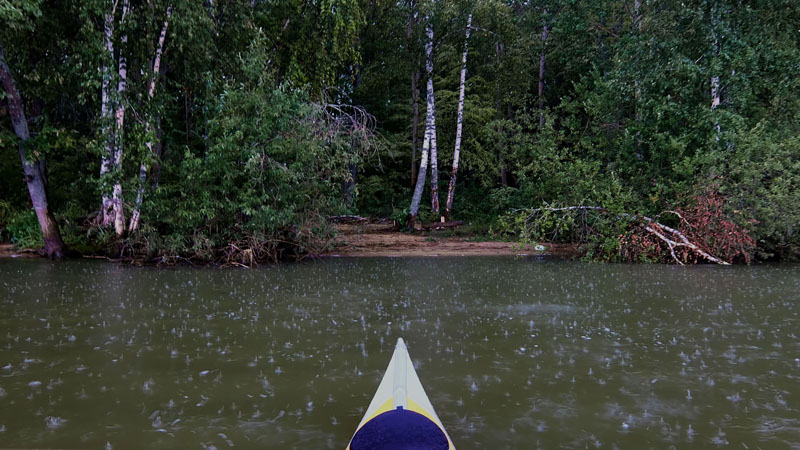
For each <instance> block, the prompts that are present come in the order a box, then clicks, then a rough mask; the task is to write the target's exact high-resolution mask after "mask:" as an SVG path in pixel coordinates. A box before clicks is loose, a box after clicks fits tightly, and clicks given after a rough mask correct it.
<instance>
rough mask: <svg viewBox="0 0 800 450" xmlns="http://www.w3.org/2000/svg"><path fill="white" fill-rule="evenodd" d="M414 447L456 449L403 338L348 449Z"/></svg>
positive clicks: (436, 449) (422, 448) (396, 347)
mask: <svg viewBox="0 0 800 450" xmlns="http://www.w3.org/2000/svg"><path fill="white" fill-rule="evenodd" d="M410 448H413V449H420V450H455V446H453V442H452V441H451V440H450V436H448V435H447V431H445V429H444V425H442V421H441V420H439V416H437V415H436V411H434V409H433V405H431V401H430V400H428V396H427V395H425V389H423V388H422V383H420V381H419V377H417V372H416V371H414V364H413V363H412V362H411V358H410V357H409V356H408V349H407V348H406V344H405V342H403V338H400V339H398V340H397V345H396V346H395V348H394V354H392V360H391V361H389V367H387V368H386V373H385V374H384V375H383V379H382V380H381V384H380V385H379V386H378V391H377V392H375V396H374V397H373V398H372V402H370V404H369V408H367V412H366V413H365V414H364V418H363V419H361V423H360V424H359V425H358V428H356V432H355V434H354V435H353V438H352V439H351V440H350V445H348V446H347V450H378V449H383V450H395V449H396V450H399V449H410Z"/></svg>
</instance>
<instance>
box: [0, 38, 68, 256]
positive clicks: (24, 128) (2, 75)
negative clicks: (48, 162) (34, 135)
mask: <svg viewBox="0 0 800 450" xmlns="http://www.w3.org/2000/svg"><path fill="white" fill-rule="evenodd" d="M0 84H2V86H3V90H4V91H5V92H6V99H7V100H8V115H9V116H10V117H11V124H12V126H13V128H14V133H15V134H16V135H17V138H19V146H18V148H19V157H20V159H21V160H22V171H23V173H24V175H25V182H26V183H27V185H28V193H29V194H30V196H31V203H33V209H34V210H35V211H36V218H37V219H38V220H39V226H40V227H41V229H42V237H43V238H44V251H45V253H46V254H47V256H49V257H50V258H55V259H58V258H61V257H62V256H64V252H65V251H66V245H64V241H63V240H62V239H61V233H60V231H59V229H58V224H57V223H56V221H55V218H53V214H52V212H50V209H49V208H48V206H47V190H46V181H45V179H46V178H45V175H44V171H43V170H44V167H45V166H44V163H43V162H41V160H34V161H29V160H28V158H27V154H26V146H27V145H28V144H29V143H30V137H31V135H30V131H29V130H28V121H27V119H26V118H25V109H24V107H23V105H22V98H21V96H20V94H19V91H18V90H17V86H16V83H15V82H14V77H13V76H12V75H11V69H9V67H8V64H6V58H5V51H4V49H3V47H2V45H0Z"/></svg>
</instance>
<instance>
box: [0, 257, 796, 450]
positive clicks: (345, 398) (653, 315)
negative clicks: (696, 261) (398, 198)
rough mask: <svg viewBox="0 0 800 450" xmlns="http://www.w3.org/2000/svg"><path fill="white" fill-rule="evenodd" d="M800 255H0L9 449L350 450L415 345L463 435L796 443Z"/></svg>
mask: <svg viewBox="0 0 800 450" xmlns="http://www.w3.org/2000/svg"><path fill="white" fill-rule="evenodd" d="M798 311H800V266H797V265H784V266H761V267H734V268H720V267H686V268H683V267H666V266H630V265H597V264H583V263H573V262H541V261H532V260H519V259H505V258H461V259H444V258H442V259H374V260H373V259H357V260H332V261H322V262H317V263H313V264H295V265H282V266H279V267H262V268H258V269H253V270H211V269H209V270H197V269H169V270H159V269H153V268H127V267H121V266H117V265H113V264H106V263H88V262H66V263H59V264H52V263H48V262H42V261H0V447H59V448H95V449H104V448H114V449H127V448H165V449H169V448H176V449H177V448H198V449H203V448H205V449H211V448H217V449H223V448H229V447H236V448H293V447H296V448H334V449H335V448H344V447H345V446H346V444H347V441H348V439H349V438H350V436H351V434H352V432H353V431H354V430H355V427H356V425H357V423H358V421H359V420H360V418H361V414H362V413H363V412H364V409H365V408H366V406H367V405H368V403H369V401H370V399H371V396H372V394H373V393H374V391H375V389H376V388H377V384H378V382H379V380H380V377H381V375H382V372H383V370H384V369H385V366H386V364H387V363H388V360H389V357H390V356H391V351H392V349H393V345H394V342H395V340H396V339H397V337H403V338H404V339H405V340H406V341H407V343H408V346H409V350H410V353H411V357H412V359H414V363H415V366H416V367H417V371H418V373H419V375H420V378H421V379H422V382H423V384H424V385H425V387H426V389H427V390H428V394H429V396H430V398H431V401H432V402H433V404H434V406H435V407H436V409H437V411H438V413H439V416H440V417H441V418H442V420H443V421H444V423H445V426H446V427H447V429H448V431H449V433H450V435H451V436H452V438H453V440H454V441H455V443H456V445H457V446H458V448H459V449H461V450H463V449H479V448H490V447H494V448H519V449H523V448H550V449H552V448H565V449H585V448H616V449H641V448H671V447H675V448H697V449H701V448H714V447H716V446H731V447H732V448H751V449H755V448H770V449H778V448H792V447H794V448H797V447H798V446H800V338H798V335H800V317H799V316H798V314H800V313H799V312H798Z"/></svg>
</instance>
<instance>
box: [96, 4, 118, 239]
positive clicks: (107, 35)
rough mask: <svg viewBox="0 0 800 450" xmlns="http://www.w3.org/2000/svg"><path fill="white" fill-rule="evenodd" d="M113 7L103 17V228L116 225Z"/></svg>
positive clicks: (101, 213) (101, 163) (114, 9)
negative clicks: (113, 197) (110, 184)
mask: <svg viewBox="0 0 800 450" xmlns="http://www.w3.org/2000/svg"><path fill="white" fill-rule="evenodd" d="M111 3H112V6H111V8H109V10H108V11H106V14H105V15H104V17H103V37H104V43H105V51H106V55H105V58H103V60H104V63H103V69H102V70H103V82H102V87H101V96H102V101H101V106H100V120H101V122H102V128H101V133H102V135H103V140H104V141H105V145H104V151H103V154H102V157H101V161H100V179H101V180H102V185H101V191H102V194H101V204H100V216H101V217H100V223H101V224H102V225H103V226H106V227H107V226H110V225H111V224H113V223H114V218H113V206H112V200H111V197H110V196H109V192H110V190H111V189H109V187H108V182H107V181H106V180H107V178H108V177H109V176H110V173H111V169H112V161H113V159H114V133H115V130H114V118H113V114H114V102H113V93H112V92H111V81H112V79H113V75H112V69H111V64H112V63H113V61H114V16H115V13H116V9H117V2H116V1H112V2H111Z"/></svg>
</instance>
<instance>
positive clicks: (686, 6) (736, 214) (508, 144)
mask: <svg viewBox="0 0 800 450" xmlns="http://www.w3.org/2000/svg"><path fill="white" fill-rule="evenodd" d="M112 4H113V3H112V2H108V1H105V0H87V1H84V2H72V3H64V2H60V1H57V0H0V23H3V24H4V25H6V26H5V27H0V43H2V45H3V48H4V49H5V53H6V58H7V60H8V62H9V65H10V66H11V69H12V72H13V73H14V75H15V79H16V81H17V84H18V86H19V88H20V90H21V92H22V96H23V100H24V104H25V108H26V112H27V113H28V119H29V125H30V128H31V134H32V136H33V142H32V143H31V147H30V148H35V149H36V151H37V154H36V156H39V157H41V158H44V159H46V160H47V169H46V175H47V178H48V191H49V192H48V197H49V201H50V204H51V207H52V209H54V210H55V212H56V216H57V217H58V218H59V222H60V224H61V226H62V228H63V229H64V235H65V237H66V239H67V240H68V241H69V242H70V244H71V245H72V246H74V247H77V248H79V249H81V250H83V251H88V252H93V251H97V250H98V249H103V250H104V251H108V252H111V253H113V254H114V255H115V256H116V255H118V254H119V253H120V251H121V252H122V253H125V252H128V253H127V254H137V255H147V256H153V257H156V256H166V257H174V258H177V257H190V256H193V257H197V258H200V259H204V260H211V261H225V260H231V261H234V260H235V261H238V262H242V261H244V262H245V263H246V262H247V260H248V258H249V257H250V256H253V257H255V258H256V259H258V258H266V259H269V258H272V257H274V256H275V255H277V254H279V253H281V252H299V253H302V252H304V251H312V252H313V251H316V250H317V249H321V248H324V247H325V242H326V241H327V240H328V238H329V236H330V232H329V230H328V227H327V224H326V221H325V216H326V215H329V214H342V213H345V212H346V213H348V214H359V215H375V216H381V217H387V216H389V217H393V218H394V219H396V220H397V221H398V222H403V221H404V220H405V218H406V214H405V211H406V208H407V207H408V205H409V200H410V196H411V166H412V164H413V165H415V166H417V167H418V165H419V157H420V153H421V148H420V147H421V143H422V137H423V136H422V134H423V129H424V122H425V84H426V81H427V80H426V75H425V71H424V67H423V63H424V49H423V47H424V42H425V37H424V30H425V27H426V25H427V22H426V20H430V21H431V23H432V25H433V28H434V31H435V34H436V42H435V49H434V63H435V67H434V75H433V83H434V87H435V90H436V111H437V116H436V121H437V131H438V134H437V140H438V153H439V160H438V165H439V171H440V180H441V184H440V186H439V190H440V193H441V195H442V201H443V199H444V194H445V193H446V191H447V182H448V181H449V179H448V176H449V172H450V164H451V162H452V156H453V148H454V140H455V129H456V112H457V109H458V92H459V82H460V68H461V52H462V51H463V48H464V27H465V26H466V17H467V14H468V13H471V14H472V15H473V30H472V35H471V37H470V41H469V54H468V61H467V79H466V99H465V109H464V130H463V133H464V134H463V140H462V153H461V164H460V169H459V173H458V179H457V180H458V183H457V189H456V196H455V203H454V210H453V215H454V219H459V220H465V221H467V222H469V224H470V226H471V229H472V230H473V231H475V230H477V232H479V233H480V232H492V233H494V234H495V235H496V236H498V237H502V238H504V239H520V240H525V241H531V242H540V241H560V242H580V243H582V244H584V245H585V246H586V249H587V251H588V252H589V254H591V255H593V256H594V257H596V258H599V259H606V260H610V259H615V258H617V257H618V255H619V250H620V248H621V246H620V244H621V243H623V242H621V239H622V240H625V239H626V237H625V236H628V235H625V233H624V231H625V230H621V229H620V228H619V224H618V223H617V222H615V221H613V220H604V219H603V218H602V217H591V220H592V233H589V234H587V233H585V232H584V230H585V227H583V226H582V222H581V220H583V219H584V218H583V217H579V216H574V215H568V216H557V215H554V214H540V215H538V216H537V217H536V218H535V219H534V220H532V221H531V220H529V219H530V217H528V216H526V215H524V214H523V213H521V212H520V211H530V210H531V208H537V207H544V208H552V207H555V206H565V207H566V206H576V205H592V206H603V207H604V208H605V209H606V210H607V211H609V212H611V213H612V214H619V213H623V212H626V213H632V214H649V215H656V214H658V213H660V212H662V211H665V210H675V209H676V208H679V207H682V206H686V205H683V204H682V203H683V202H684V200H685V199H687V198H693V197H694V196H695V194H697V192H695V191H696V190H697V189H698V188H697V186H701V185H704V184H703V183H702V182H703V181H704V180H709V179H713V180H716V181H717V182H718V183H719V184H720V193H721V194H722V195H723V196H724V197H725V198H727V199H728V203H727V208H728V211H727V214H728V215H729V216H730V217H732V218H733V219H734V221H735V222H736V223H737V224H738V225H740V226H744V227H746V228H747V230H749V231H750V232H751V233H752V235H753V236H754V237H756V239H757V242H758V246H759V250H760V251H761V254H760V256H761V257H776V258H782V257H787V256H789V255H791V254H792V253H793V251H794V250H793V249H795V248H797V247H798V245H800V237H798V236H799V235H798V231H797V224H798V223H800V199H798V194H797V192H798V191H800V190H798V189H797V186H798V185H800V179H798V175H797V174H798V173H800V167H799V166H798V164H800V163H798V154H800V143H798V139H797V136H798V135H800V129H798V125H797V124H798V123H800V119H799V118H800V101H798V100H797V96H796V95H795V93H796V92H797V91H798V90H800V81H798V80H800V66H798V64H797V61H798V60H800V50H799V49H800V35H798V33H797V32H796V23H798V22H800V6H799V4H798V3H797V2H796V1H790V0H775V1H774V2H745V3H742V2H737V1H733V0H720V1H716V2H639V3H638V4H639V8H640V10H639V11H638V15H637V14H636V11H634V5H635V4H636V3H634V2H632V1H631V2H620V1H610V0H604V1H591V2H575V1H573V0H546V1H542V2H538V3H537V2H502V1H497V0H481V1H475V0H459V1H457V2H427V1H426V2H386V1H377V2H363V1H357V0H325V1H321V2H307V1H301V0H287V1H280V2H197V1H189V0H176V1H170V2H167V1H165V0H153V1H151V2H132V5H131V6H132V7H131V10H130V12H129V15H128V17H127V19H126V21H125V23H120V19H121V8H119V7H118V8H117V9H116V11H115V16H114V23H115V25H116V27H115V30H114V33H113V36H112V41H113V43H114V46H115V52H114V54H108V52H107V51H106V43H105V37H104V30H103V23H104V18H105V15H106V14H107V13H109V12H110V8H111V5H112ZM168 5H171V6H173V14H172V19H171V22H170V26H169V31H168V33H167V37H166V43H165V45H166V48H165V52H164V55H163V61H162V68H163V69H164V70H163V71H162V73H161V74H154V73H153V68H152V60H153V58H154V51H155V47H156V43H157V42H158V36H159V33H160V30H161V27H162V26H163V22H164V19H165V17H166V8H167V6H168ZM544 27H547V30H548V38H547V40H546V41H543V40H542V32H543V29H544ZM123 35H126V36H127V38H128V39H127V41H126V42H125V43H123V41H122V37H123ZM120 54H123V55H125V56H126V57H127V60H128V75H129V76H128V89H127V91H126V92H125V93H124V94H123V95H122V97H121V98H118V99H117V98H116V97H115V100H118V101H119V102H122V103H124V104H125V105H127V107H128V109H127V114H126V118H125V126H124V129H123V130H121V131H122V133H121V135H120V136H121V139H122V143H123V147H124V150H125V151H124V155H123V161H122V170H114V171H112V172H111V173H110V174H109V175H106V178H107V179H106V180H99V179H98V173H99V164H100V155H101V152H102V151H104V149H103V145H102V144H103V143H104V141H105V139H106V138H107V134H106V131H107V130H105V129H104V125H107V124H105V123H103V121H102V120H101V119H100V108H101V104H100V89H101V85H102V81H103V66H108V67H111V68H113V70H111V71H110V72H111V75H110V76H111V78H112V79H111V80H110V81H111V83H112V85H116V82H117V81H118V79H117V78H118V77H117V75H116V74H115V72H116V67H117V63H118V59H117V58H118V57H119V56H120ZM542 58H543V59H544V62H545V64H544V66H543V69H544V70H543V80H542V89H543V90H542V93H541V96H540V93H539V70H540V61H541V60H542ZM415 73H419V74H421V75H422V76H421V77H420V78H419V79H418V80H417V89H419V91H420V92H419V94H420V95H419V103H418V105H417V106H418V107H419V123H418V124H417V125H418V126H417V136H416V140H417V147H416V149H414V150H413V151H414V153H415V156H414V159H413V161H412V156H411V155H412V148H411V141H412V137H411V132H412V117H413V105H412V92H411V84H412V82H411V80H412V75H413V74H415ZM153 76H156V81H157V84H156V91H155V96H154V97H153V98H152V99H151V98H150V97H149V94H148V86H149V82H150V80H151V79H152V77H153ZM712 77H719V78H720V104H719V106H718V107H716V108H714V109H713V110H712V108H711V79H712ZM114 95H116V94H114ZM326 102H329V103H326ZM332 105H333V106H332ZM348 105H355V106H348ZM356 107H358V108H359V109H356ZM360 108H363V109H360ZM352 111H359V113H360V114H362V116H361V117H362V118H366V119H365V120H363V121H362V122H359V123H358V125H357V126H352V125H353V124H352V123H350V125H346V126H345V125H343V123H346V122H347V117H348V112H352ZM366 113H369V114H366ZM373 119H374V120H373ZM367 124H368V125H369V126H367ZM717 125H719V127H717ZM373 126H374V129H375V130H376V132H377V133H378V137H377V138H376V137H375V136H373V135H372V134H371V130H373ZM148 141H152V142H154V143H157V144H160V148H162V149H163V153H162V154H160V155H155V154H153V153H152V152H151V150H150V149H149V148H148V147H147V146H146V145H145V144H146V142H148ZM378 141H379V142H380V145H381V147H382V151H381V152H380V154H378V155H376V153H375V152H374V148H375V145H374V143H375V142H378ZM16 143H17V142H16V138H15V137H14V134H13V132H12V130H11V127H10V122H9V121H8V120H7V117H6V113H5V110H4V109H2V107H0V153H2V154H5V155H16V148H15V147H16ZM142 163H143V164H144V165H145V167H146V168H147V169H148V171H149V172H148V174H149V178H148V179H147V180H146V189H145V192H144V203H143V205H142V227H141V229H140V232H139V233H137V234H135V235H133V236H128V237H127V238H125V239H122V240H121V241H120V240H118V239H117V238H116V237H115V236H114V235H113V233H110V232H109V230H107V229H104V228H101V227H98V226H96V223H97V221H96V220H95V219H96V215H97V209H98V207H99V189H100V187H101V186H103V185H108V183H103V182H107V181H108V180H110V179H113V180H118V181H120V182H121V183H122V186H123V200H124V204H125V205H126V216H129V214H130V208H131V207H132V205H134V203H135V195H136V187H137V186H138V184H139V181H138V174H139V166H140V164H142ZM348 167H350V168H353V167H357V169H358V170H357V172H358V173H357V174H356V176H355V180H356V186H355V189H354V193H355V202H348V204H347V205H345V204H344V202H343V193H342V183H343V181H345V180H347V179H348V178H349V177H350V175H349V171H348ZM20 180H21V171H20V165H19V160H18V159H17V158H16V156H14V157H11V156H6V157H3V158H0V199H2V200H3V202H4V204H5V205H7V210H8V211H12V212H9V213H6V218H5V219H0V229H2V227H3V226H4V225H3V224H4V223H10V221H11V218H12V217H13V218H15V220H16V221H15V222H14V223H15V227H16V228H15V230H18V231H16V232H15V233H17V234H19V235H20V236H23V237H22V239H23V241H24V240H25V239H26V238H25V237H24V236H26V234H25V232H24V230H25V227H24V226H22V224H24V223H27V224H29V225H30V224H31V223H32V222H31V221H30V220H29V219H30V217H28V219H26V220H28V222H25V220H23V218H22V217H23V216H24V215H23V216H18V215H17V214H14V213H13V211H18V210H22V209H24V208H27V207H28V205H29V199H28V194H27V192H26V189H25V185H24V183H23V182H21V181H20ZM425 192H426V196H427V192H429V190H428V188H426V191H425ZM429 205H430V203H429V202H428V201H427V199H425V200H424V201H423V202H422V206H423V207H422V210H421V216H420V220H421V221H432V220H438V216H436V215H435V214H433V213H432V212H431V211H430V206H429ZM26 214H28V213H26ZM587 219H588V218H587ZM668 220H672V219H668ZM673 225H675V224H673ZM3 233H5V234H4V236H3V238H5V239H9V238H11V236H10V235H9V233H10V232H9V231H8V228H6V231H5V232H3ZM27 235H30V234H27ZM620 236H622V237H620ZM29 240H31V241H32V240H33V239H29ZM623 244H624V243H623ZM640 244H641V246H640V247H639V248H644V247H646V245H647V242H644V241H642V242H640ZM237 249H238V250H237ZM248 250H250V253H247V251H248ZM647 255H649V253H648V251H645V250H643V251H642V252H641V254H640V255H639V257H641V258H640V259H645V260H651V259H653V258H650V257H649V256H647ZM625 258H626V259H636V258H628V256H626V257H625Z"/></svg>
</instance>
